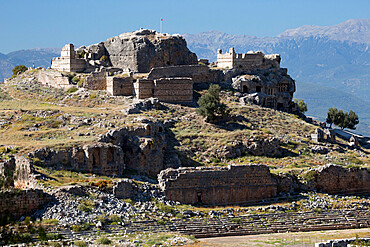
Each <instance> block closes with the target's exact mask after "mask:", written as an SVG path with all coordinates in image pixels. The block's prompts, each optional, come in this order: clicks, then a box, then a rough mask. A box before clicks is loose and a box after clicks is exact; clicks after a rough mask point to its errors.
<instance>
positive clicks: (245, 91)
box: [243, 85, 248, 93]
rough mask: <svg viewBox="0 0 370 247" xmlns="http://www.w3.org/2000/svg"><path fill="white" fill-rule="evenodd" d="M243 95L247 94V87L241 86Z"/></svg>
mask: <svg viewBox="0 0 370 247" xmlns="http://www.w3.org/2000/svg"><path fill="white" fill-rule="evenodd" d="M243 93H248V87H247V86H245V85H244V86H243Z"/></svg>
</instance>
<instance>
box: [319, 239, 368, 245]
mask: <svg viewBox="0 0 370 247" xmlns="http://www.w3.org/2000/svg"><path fill="white" fill-rule="evenodd" d="M356 243H357V244H356ZM360 243H361V244H360ZM369 243H370V238H346V239H335V240H328V241H326V242H321V243H315V247H347V246H367V245H368V244H369ZM352 244H355V245H352ZM364 244H367V245H364Z"/></svg>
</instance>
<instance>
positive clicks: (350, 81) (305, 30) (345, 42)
mask: <svg viewBox="0 0 370 247" xmlns="http://www.w3.org/2000/svg"><path fill="white" fill-rule="evenodd" d="M183 36H184V37H185V38H186V40H187V43H188V47H189V48H190V50H191V51H193V52H195V53H196V54H197V55H198V58H207V59H209V60H210V61H216V52H217V49H222V50H223V52H226V51H227V50H228V49H229V48H230V47H234V48H235V51H236V52H237V53H246V52H248V51H249V50H254V51H257V50H260V51H262V52H264V53H265V54H269V53H279V54H281V57H282V62H281V66H282V67H285V68H288V72H289V74H290V75H291V76H292V77H293V78H294V79H295V80H296V81H297V93H296V95H295V97H296V98H297V97H301V98H303V99H305V101H306V102H307V103H308V109H309V110H308V112H307V114H308V115H311V116H315V117H317V118H318V119H320V120H324V119H325V117H326V112H327V109H328V107H338V108H341V109H343V110H345V111H349V110H354V111H355V112H356V113H357V114H358V115H359V116H360V125H359V126H358V128H357V130H356V132H357V133H361V134H364V135H367V136H370V107H369V105H370V51H369V46H370V19H360V20H348V21H346V22H343V23H340V24H338V25H335V26H330V27H319V26H302V27H300V28H297V29H291V30H287V31H285V32H283V33H282V34H280V35H278V36H277V37H263V38H261V37H255V36H249V35H231V34H227V33H223V32H219V31H209V32H203V33H198V34H184V35H183Z"/></svg>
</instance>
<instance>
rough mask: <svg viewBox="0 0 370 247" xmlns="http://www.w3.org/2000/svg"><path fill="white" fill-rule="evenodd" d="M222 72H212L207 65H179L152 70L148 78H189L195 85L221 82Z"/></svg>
mask: <svg viewBox="0 0 370 247" xmlns="http://www.w3.org/2000/svg"><path fill="white" fill-rule="evenodd" d="M220 74H221V71H219V70H214V71H212V70H210V69H209V68H208V66H205V65H179V66H169V67H158V68H152V69H151V70H150V72H149V74H148V76H147V79H149V80H155V79H161V78H175V77H188V78H192V79H193V82H194V83H209V82H219V81H220V79H219V76H220Z"/></svg>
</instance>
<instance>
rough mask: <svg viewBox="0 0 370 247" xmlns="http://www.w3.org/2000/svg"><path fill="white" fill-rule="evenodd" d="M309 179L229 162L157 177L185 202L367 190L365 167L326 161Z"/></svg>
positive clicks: (238, 201)
mask: <svg viewBox="0 0 370 247" xmlns="http://www.w3.org/2000/svg"><path fill="white" fill-rule="evenodd" d="M309 173H313V175H312V179H310V180H309V181H298V180H297V179H294V178H293V177H292V176H290V175H287V174H279V175H278V176H277V175H272V174H271V173H270V170H269V168H268V167H267V166H265V165H229V166H228V167H197V168H184V167H182V168H178V169H172V168H170V169H166V170H164V171H161V173H160V174H159V175H158V181H159V185H160V187H161V189H162V190H163V192H164V193H165V195H166V197H167V198H169V199H171V200H174V201H179V202H181V203H187V204H205V205H228V204H238V205H240V204H250V203H256V202H261V201H263V200H267V199H271V198H273V197H276V196H277V195H278V194H279V193H290V192H292V191H319V192H324V193H329V194H337V193H341V194H357V193H369V192H370V172H369V171H368V170H367V169H366V168H361V169H360V168H349V169H346V168H343V167H341V166H337V165H326V166H322V167H319V168H317V169H315V170H312V171H309Z"/></svg>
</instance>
